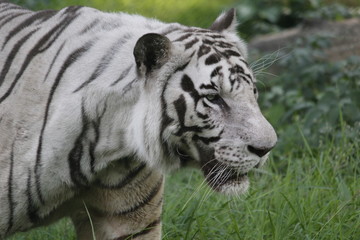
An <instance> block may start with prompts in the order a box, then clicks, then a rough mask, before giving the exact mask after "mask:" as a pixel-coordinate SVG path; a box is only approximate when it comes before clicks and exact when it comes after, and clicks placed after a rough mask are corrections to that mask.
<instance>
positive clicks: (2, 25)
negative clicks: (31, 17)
mask: <svg viewBox="0 0 360 240" xmlns="http://www.w3.org/2000/svg"><path fill="white" fill-rule="evenodd" d="M26 13H29V12H20V13H13V14H10V15H4V16H2V17H1V18H0V20H4V19H5V20H4V21H2V22H1V23H0V29H1V28H2V27H4V26H5V25H6V24H7V23H8V22H10V21H11V20H13V19H14V18H17V17H20V16H22V15H24V14H26Z"/></svg>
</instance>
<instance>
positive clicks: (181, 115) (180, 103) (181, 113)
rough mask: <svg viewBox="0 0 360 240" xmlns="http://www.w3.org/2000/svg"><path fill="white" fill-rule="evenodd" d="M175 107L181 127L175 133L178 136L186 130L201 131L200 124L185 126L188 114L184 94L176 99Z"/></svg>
mask: <svg viewBox="0 0 360 240" xmlns="http://www.w3.org/2000/svg"><path fill="white" fill-rule="evenodd" d="M173 104H174V107H175V110H176V113H177V116H178V119H179V124H180V129H179V130H178V131H177V132H176V133H175V135H176V136H181V135H182V134H184V133H185V132H201V130H202V129H201V128H200V127H199V126H185V116H186V101H185V97H184V96H183V95H180V97H179V98H178V99H177V100H175V101H174V103H173Z"/></svg>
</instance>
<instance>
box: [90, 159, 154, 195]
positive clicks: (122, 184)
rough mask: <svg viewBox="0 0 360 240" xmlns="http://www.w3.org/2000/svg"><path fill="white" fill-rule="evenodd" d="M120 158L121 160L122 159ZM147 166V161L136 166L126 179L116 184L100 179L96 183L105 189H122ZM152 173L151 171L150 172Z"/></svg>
mask: <svg viewBox="0 0 360 240" xmlns="http://www.w3.org/2000/svg"><path fill="white" fill-rule="evenodd" d="M121 160H122V159H120V160H119V161H121ZM145 167H146V164H145V163H142V164H140V165H139V166H137V167H135V168H134V169H131V170H130V172H129V174H128V175H126V177H125V178H124V179H122V180H121V182H119V183H117V184H115V185H105V184H104V183H102V182H100V181H98V182H96V185H97V186H98V187H101V188H105V189H120V188H123V187H125V186H126V185H128V184H129V183H130V182H132V181H133V180H134V179H135V178H136V177H137V176H138V175H139V174H140V173H141V172H142V170H144V169H145ZM150 174H151V172H150Z"/></svg>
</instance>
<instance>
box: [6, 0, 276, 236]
mask: <svg viewBox="0 0 360 240" xmlns="http://www.w3.org/2000/svg"><path fill="white" fill-rule="evenodd" d="M235 27H236V21H235V12H234V10H230V11H229V12H227V13H224V14H222V15H221V16H219V18H218V19H217V20H216V21H215V22H214V24H213V25H212V26H211V27H210V29H208V30H207V29H200V28H195V27H186V26H182V25H180V24H177V23H174V24H165V23H162V22H159V21H157V20H153V19H146V18H143V17H141V16H137V15H127V14H124V13H104V12H100V11H98V10H95V9H91V8H87V7H76V6H75V7H68V8H65V9H62V10H60V11H39V12H33V11H29V10H27V9H23V8H21V7H19V6H16V5H13V4H10V3H6V2H1V1H0V216H1V218H0V239H3V238H5V237H7V236H10V235H11V234H13V233H15V232H18V231H26V230H28V229H30V228H33V227H37V226H41V225H46V224H49V223H50V222H53V221H56V220H58V219H60V218H62V217H66V216H68V217H71V219H72V221H73V222H74V225H75V227H76V231H77V235H78V238H79V239H91V238H92V234H91V233H92V231H91V225H90V221H89V219H91V220H92V223H93V224H94V231H95V234H96V237H97V239H129V238H133V239H160V238H161V220H160V215H161V207H162V201H163V199H162V193H163V184H164V182H163V173H164V172H167V171H169V170H172V169H176V168H178V167H180V166H183V165H195V166H197V167H200V168H201V169H202V171H203V172H204V175H205V177H206V179H207V180H208V182H209V185H210V186H211V187H213V188H214V189H215V190H218V191H220V192H223V193H235V194H236V193H241V192H244V191H246V189H247V187H248V184H249V183H248V179H247V177H246V174H247V172H248V171H249V170H251V169H252V168H253V167H257V166H259V165H261V164H263V163H264V162H265V160H266V158H267V156H268V152H269V151H270V149H271V148H272V147H273V146H274V145H275V142H276V134H275V132H274V130H273V128H272V127H271V125H270V124H269V123H268V122H267V121H266V120H265V118H264V117H263V116H262V114H261V112H260V110H259V108H258V105H257V103H256V98H257V95H258V93H257V90H256V87H255V79H254V77H253V74H252V72H251V70H250V69H249V67H248V65H247V63H246V60H245V57H246V48H245V45H244V43H243V42H242V41H241V40H240V39H239V38H238V37H237V35H236V33H235ZM86 209H88V211H89V212H88V213H87V212H86Z"/></svg>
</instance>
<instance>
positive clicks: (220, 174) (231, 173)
mask: <svg viewBox="0 0 360 240" xmlns="http://www.w3.org/2000/svg"><path fill="white" fill-rule="evenodd" d="M201 170H202V171H203V173H204V175H205V178H206V181H207V182H208V184H209V186H210V187H211V188H212V189H214V190H215V191H217V192H220V193H223V194H228V195H238V194H243V193H245V192H246V191H247V190H248V188H249V185H250V184H249V178H248V177H247V172H246V173H240V172H239V171H237V169H236V168H232V167H230V166H229V165H226V164H224V163H221V162H219V161H218V160H216V159H213V160H210V161H209V162H207V163H205V164H204V165H203V167H202V168H201Z"/></svg>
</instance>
